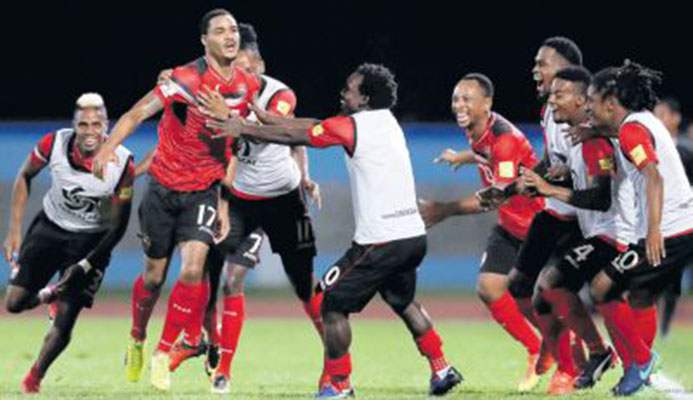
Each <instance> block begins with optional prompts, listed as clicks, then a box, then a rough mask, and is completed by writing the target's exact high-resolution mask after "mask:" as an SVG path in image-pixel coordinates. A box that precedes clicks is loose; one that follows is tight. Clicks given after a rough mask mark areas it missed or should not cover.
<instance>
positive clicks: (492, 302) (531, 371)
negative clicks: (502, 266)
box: [476, 272, 541, 391]
mask: <svg viewBox="0 0 693 400" xmlns="http://www.w3.org/2000/svg"><path fill="white" fill-rule="evenodd" d="M476 290H477V295H478V296H479V298H480V299H481V301H483V302H484V304H486V307H488V309H489V310H490V311H491V315H492V316H493V319H494V320H496V322H498V324H500V326H502V327H503V329H505V330H506V332H508V333H509V334H510V335H511V336H512V337H513V338H515V340H517V341H518V342H520V343H521V344H522V345H523V346H524V347H525V348H526V349H527V352H528V353H529V355H528V357H527V363H528V366H527V372H526V374H525V377H524V378H523V379H522V380H521V381H520V383H519V385H518V390H520V391H528V390H531V389H532V388H534V386H536V385H537V383H539V377H538V376H537V374H536V363H537V361H538V360H539V352H540V350H541V340H540V339H539V337H538V336H537V334H536V333H535V332H534V330H532V327H531V326H530V324H529V322H528V321H527V319H526V318H525V317H524V316H523V315H522V313H521V312H520V310H519V308H518V306H517V303H516V302H515V299H514V298H513V297H512V296H511V295H510V292H508V277H507V275H503V274H497V273H491V272H482V273H480V274H479V277H478V280H477V287H476Z"/></svg>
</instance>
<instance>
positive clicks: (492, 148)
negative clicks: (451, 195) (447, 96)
mask: <svg viewBox="0 0 693 400" xmlns="http://www.w3.org/2000/svg"><path fill="white" fill-rule="evenodd" d="M492 104H493V84H492V83H491V81H490V80H489V79H488V77H486V76H485V75H482V74H478V73H471V74H467V75H465V76H464V77H463V78H462V79H461V80H460V81H459V82H458V83H457V85H456V86H455V91H454V93H453V96H452V112H453V113H454V115H455V117H456V119H457V124H458V125H459V126H460V127H461V128H462V129H464V130H465V133H466V136H467V139H468V140H469V144H470V146H471V150H470V151H469V152H463V153H460V154H465V153H467V154H472V156H473V159H474V160H475V163H476V164H477V167H478V169H479V174H480V177H481V181H482V184H483V185H484V186H485V187H486V188H485V189H482V191H480V192H477V194H476V195H474V196H470V197H466V198H463V199H461V200H459V201H454V202H450V203H442V202H429V201H422V203H421V204H420V209H421V214H422V216H423V218H424V221H426V225H427V226H429V227H430V226H433V225H435V224H437V223H439V222H441V221H443V220H444V219H446V218H448V217H451V216H454V215H467V214H475V213H483V212H489V211H492V210H494V209H495V208H496V207H497V208H498V225H496V226H495V227H494V228H493V231H492V232H491V235H490V236H489V238H488V240H487V243H486V249H485V251H484V255H483V256H482V259H481V266H480V273H479V276H478V278H477V294H478V295H479V298H480V299H481V300H482V301H483V302H484V304H485V305H486V307H488V309H489V310H490V311H491V315H492V316H493V318H494V319H495V320H496V322H498V324H500V325H501V326H502V327H503V329H505V330H506V331H507V332H508V333H509V334H510V335H511V336H512V337H513V338H515V339H516V340H517V341H519V342H520V343H521V344H522V345H523V346H524V347H525V348H526V349H527V352H528V366H527V372H526V375H525V377H524V378H523V380H522V381H521V382H520V383H519V385H518V390H520V391H528V390H531V389H532V388H533V387H534V386H535V385H536V384H537V383H538V380H539V378H538V377H537V375H536V373H535V370H536V365H537V361H538V360H539V352H540V347H541V341H540V339H539V337H538V336H537V334H536V333H535V332H534V330H533V329H532V327H531V326H530V323H529V322H528V320H527V319H526V318H525V316H523V314H522V313H521V312H520V309H519V308H518V305H517V303H516V301H515V299H514V297H513V296H512V295H511V294H510V292H509V291H508V273H509V272H510V270H511V269H512V268H513V266H515V264H516V262H517V254H518V251H519V249H520V246H521V244H522V242H523V240H524V239H525V237H526V235H527V232H528V229H529V226H530V224H531V222H532V219H533V218H534V216H535V214H536V213H537V212H538V211H540V210H542V209H543V207H544V201H543V199H541V198H536V199H530V198H527V197H525V196H522V195H520V193H519V192H520V191H521V188H519V186H518V185H517V182H516V180H517V178H518V177H519V176H520V171H521V170H522V169H524V168H534V167H535V166H536V164H537V163H538V162H539V160H538V159H537V158H536V156H535V154H534V150H533V149H532V145H531V144H530V143H529V141H528V140H527V138H526V137H525V136H524V134H523V133H522V132H521V131H520V130H518V129H517V128H516V127H515V126H514V125H512V124H511V123H510V122H508V121H507V120H506V119H505V118H503V117H502V116H501V115H499V114H498V113H494V112H492ZM443 156H445V154H443ZM489 193H500V195H502V196H503V198H504V199H506V200H504V201H503V202H500V203H493V202H489V201H487V200H486V198H487V197H493V196H487V194H489Z"/></svg>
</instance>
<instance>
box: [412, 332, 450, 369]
mask: <svg viewBox="0 0 693 400" xmlns="http://www.w3.org/2000/svg"><path fill="white" fill-rule="evenodd" d="M416 347H418V348H419V352H420V353H421V355H422V356H424V357H426V358H427V359H428V363H429V365H430V366H431V372H432V373H433V374H435V373H436V372H438V371H441V370H443V369H445V368H447V367H448V366H449V365H450V364H449V363H448V361H447V360H446V359H445V354H443V340H442V339H441V338H440V336H439V335H438V332H436V330H435V328H431V329H429V330H428V331H426V333H424V334H423V335H421V336H419V337H418V338H416Z"/></svg>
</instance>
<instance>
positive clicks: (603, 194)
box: [569, 176, 611, 212]
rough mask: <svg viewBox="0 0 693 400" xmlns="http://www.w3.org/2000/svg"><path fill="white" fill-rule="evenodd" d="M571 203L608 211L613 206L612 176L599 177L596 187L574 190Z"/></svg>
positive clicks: (589, 208)
mask: <svg viewBox="0 0 693 400" xmlns="http://www.w3.org/2000/svg"><path fill="white" fill-rule="evenodd" d="M569 203H570V204H572V205H574V206H575V207H577V208H582V209H586V210H596V211H602V212H605V211H608V210H609V208H611V178H610V177H608V176H605V177H598V178H597V185H596V186H595V187H592V188H589V189H583V190H575V191H573V195H572V197H571V198H570V201H569Z"/></svg>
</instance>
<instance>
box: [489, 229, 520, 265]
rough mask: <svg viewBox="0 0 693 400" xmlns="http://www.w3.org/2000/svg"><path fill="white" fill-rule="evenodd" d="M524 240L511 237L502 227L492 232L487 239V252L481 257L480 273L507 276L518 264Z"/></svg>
mask: <svg viewBox="0 0 693 400" xmlns="http://www.w3.org/2000/svg"><path fill="white" fill-rule="evenodd" d="M520 246H522V240H520V239H518V238H516V237H515V236H513V235H511V234H510V233H509V232H508V231H506V230H505V229H504V228H502V227H501V226H500V225H496V226H494V227H493V230H491V234H490V235H489V237H488V239H486V250H484V254H483V255H482V256H481V265H480V267H479V270H480V272H490V273H495V274H503V275H507V274H508V273H509V272H510V270H511V269H513V267H514V266H515V263H516V262H517V254H518V252H519V251H520Z"/></svg>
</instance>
